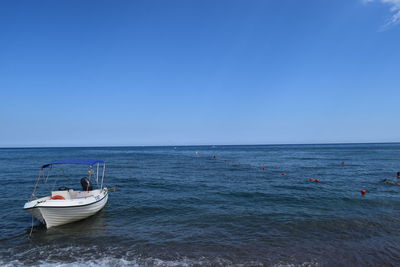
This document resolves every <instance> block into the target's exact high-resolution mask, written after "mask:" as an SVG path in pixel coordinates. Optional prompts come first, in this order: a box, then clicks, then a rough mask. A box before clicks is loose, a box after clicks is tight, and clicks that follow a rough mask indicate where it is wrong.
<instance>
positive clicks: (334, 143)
mask: <svg viewBox="0 0 400 267" xmlns="http://www.w3.org/2000/svg"><path fill="white" fill-rule="evenodd" d="M399 143H400V141H390V142H326V143H276V144H271V143H270V144H192V145H93V146H91V145H89V146H75V145H72V146H9V147H7V146H0V149H24V148H100V147H109V148H114V147H115V148H116V147H199V146H215V147H216V146H290V145H292V146H293V145H367V144H399Z"/></svg>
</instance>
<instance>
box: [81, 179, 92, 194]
mask: <svg viewBox="0 0 400 267" xmlns="http://www.w3.org/2000/svg"><path fill="white" fill-rule="evenodd" d="M81 186H82V190H83V191H92V190H93V187H92V183H91V182H90V180H89V179H88V178H87V177H83V178H82V179H81Z"/></svg>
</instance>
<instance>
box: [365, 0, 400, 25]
mask: <svg viewBox="0 0 400 267" xmlns="http://www.w3.org/2000/svg"><path fill="white" fill-rule="evenodd" d="M363 1H364V3H372V2H381V3H384V4H387V5H389V6H390V11H391V12H392V16H391V17H390V18H389V19H388V20H387V22H386V24H385V25H384V26H383V28H387V27H390V26H393V25H396V24H399V23H400V0H363Z"/></svg>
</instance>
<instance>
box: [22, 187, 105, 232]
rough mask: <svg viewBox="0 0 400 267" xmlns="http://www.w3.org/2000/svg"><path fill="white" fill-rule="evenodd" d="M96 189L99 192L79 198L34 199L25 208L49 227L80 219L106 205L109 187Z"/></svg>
mask: <svg viewBox="0 0 400 267" xmlns="http://www.w3.org/2000/svg"><path fill="white" fill-rule="evenodd" d="M94 191H98V192H93V194H92V195H90V196H87V197H82V198H78V199H66V200H51V199H50V197H45V198H41V199H37V200H33V201H30V202H28V203H26V204H25V206H24V209H25V210H27V211H28V212H29V213H31V214H32V215H33V216H34V217H35V218H37V219H38V220H39V221H41V222H42V223H44V224H46V227H47V228H50V227H54V226H59V225H63V224H67V223H71V222H75V221H79V220H82V219H85V218H87V217H90V216H92V215H94V214H95V213H97V212H98V211H100V210H101V209H102V208H103V207H104V206H105V205H106V203H107V200H108V192H107V189H104V190H101V191H100V190H94Z"/></svg>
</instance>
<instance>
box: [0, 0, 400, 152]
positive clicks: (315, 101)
mask: <svg viewBox="0 0 400 267" xmlns="http://www.w3.org/2000/svg"><path fill="white" fill-rule="evenodd" d="M399 10H400V1H398V0H375V1H368V0H335V1H332V0H303V1H302V0H260V1H258V0H250V1H247V0H246V1H245V0H243V1H236V0H220V1H217V0H196V1H194V0H193V1H191V0H181V1H173V0H159V1H152V0H146V1H73V0H72V1H71V0H68V1H67V0H65V1H1V3H0V147H9V146H95V145H192V144H275V143H325V142H391V141H400V123H399V115H400V25H399V24H398V22H399V20H400V11H399Z"/></svg>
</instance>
